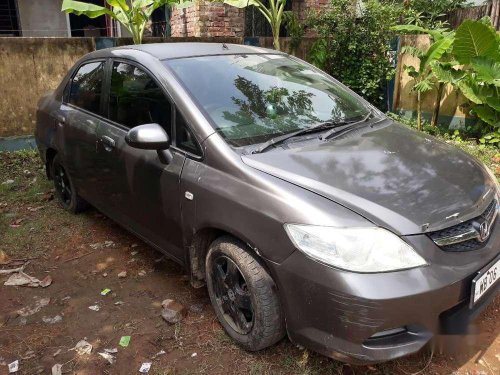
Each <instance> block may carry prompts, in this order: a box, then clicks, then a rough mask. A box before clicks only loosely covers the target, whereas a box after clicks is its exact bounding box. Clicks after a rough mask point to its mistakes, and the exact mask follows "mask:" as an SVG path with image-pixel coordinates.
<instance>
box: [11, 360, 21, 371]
mask: <svg viewBox="0 0 500 375" xmlns="http://www.w3.org/2000/svg"><path fill="white" fill-rule="evenodd" d="M17 371H19V360H15V361H14V362H12V363H9V373H11V374H12V373H14V372H17Z"/></svg>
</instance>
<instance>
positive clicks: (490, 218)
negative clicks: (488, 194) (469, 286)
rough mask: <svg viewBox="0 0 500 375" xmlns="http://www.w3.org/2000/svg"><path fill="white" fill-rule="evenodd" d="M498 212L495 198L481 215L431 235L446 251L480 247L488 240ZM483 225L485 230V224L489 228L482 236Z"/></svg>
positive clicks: (470, 249)
mask: <svg viewBox="0 0 500 375" xmlns="http://www.w3.org/2000/svg"><path fill="white" fill-rule="evenodd" d="M497 212H498V207H497V201H496V199H494V200H493V201H492V202H491V203H490V204H489V205H488V207H486V210H484V212H483V213H482V214H481V215H480V216H478V217H475V218H474V219H471V220H467V221H464V222H463V223H460V224H457V225H454V226H452V227H449V228H445V229H443V230H439V231H436V232H431V233H429V237H430V238H431V239H432V240H433V241H434V243H436V245H438V246H439V247H440V248H441V249H442V250H444V251H453V252H463V251H472V250H477V249H480V248H482V247H483V246H484V245H485V244H486V242H487V241H488V238H489V235H490V233H491V231H492V229H493V226H494V224H495V219H496V216H497ZM481 225H483V230H484V226H485V227H486V228H487V230H486V231H487V233H483V236H481ZM485 234H486V235H485Z"/></svg>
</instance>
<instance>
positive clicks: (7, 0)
mask: <svg viewBox="0 0 500 375" xmlns="http://www.w3.org/2000/svg"><path fill="white" fill-rule="evenodd" d="M0 35H1V36H20V35H21V33H20V32H19V21H18V18H17V3H16V0H0Z"/></svg>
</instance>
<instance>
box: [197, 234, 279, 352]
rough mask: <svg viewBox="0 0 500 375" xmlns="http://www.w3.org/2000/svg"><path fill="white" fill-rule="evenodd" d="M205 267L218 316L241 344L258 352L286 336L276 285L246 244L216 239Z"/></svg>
mask: <svg viewBox="0 0 500 375" xmlns="http://www.w3.org/2000/svg"><path fill="white" fill-rule="evenodd" d="M205 268H206V275H207V286H208V293H209V295H210V300H211V302H212V306H213V307H214V309H215V313H216V315H217V318H218V319H219V322H220V323H221V324H222V327H223V328H224V330H225V331H226V333H227V334H228V335H229V336H230V337H231V338H232V339H233V340H234V341H236V343H237V344H239V345H240V346H241V347H243V348H244V349H246V350H249V351H257V350H261V349H264V348H267V347H269V346H271V345H273V344H275V343H276V342H278V341H279V340H281V339H282V338H283V337H284V336H285V320H284V316H283V312H282V310H281V305H280V302H279V298H278V291H277V288H276V285H275V283H274V281H273V279H272V278H271V276H270V275H269V273H268V272H267V271H266V269H265V268H264V267H263V266H262V265H261V264H260V263H259V261H258V260H257V259H256V258H255V257H254V256H253V255H252V254H251V253H250V252H249V251H248V248H247V247H246V245H245V244H243V243H242V242H241V241H238V240H236V239H234V238H232V237H230V236H223V237H220V238H218V239H216V240H215V241H214V242H212V244H211V245H210V248H209V250H208V254H207V258H206V261H205ZM238 273H239V275H237V274H238ZM231 305H232V307H231ZM235 316H236V317H235Z"/></svg>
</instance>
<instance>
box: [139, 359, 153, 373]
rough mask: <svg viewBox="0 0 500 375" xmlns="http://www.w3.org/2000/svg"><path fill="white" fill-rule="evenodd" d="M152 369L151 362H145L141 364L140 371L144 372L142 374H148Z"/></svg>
mask: <svg viewBox="0 0 500 375" xmlns="http://www.w3.org/2000/svg"><path fill="white" fill-rule="evenodd" d="M150 369H151V362H144V363H143V364H142V365H141V368H140V369H139V372H140V373H142V374H146V373H148V372H149V370H150Z"/></svg>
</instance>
